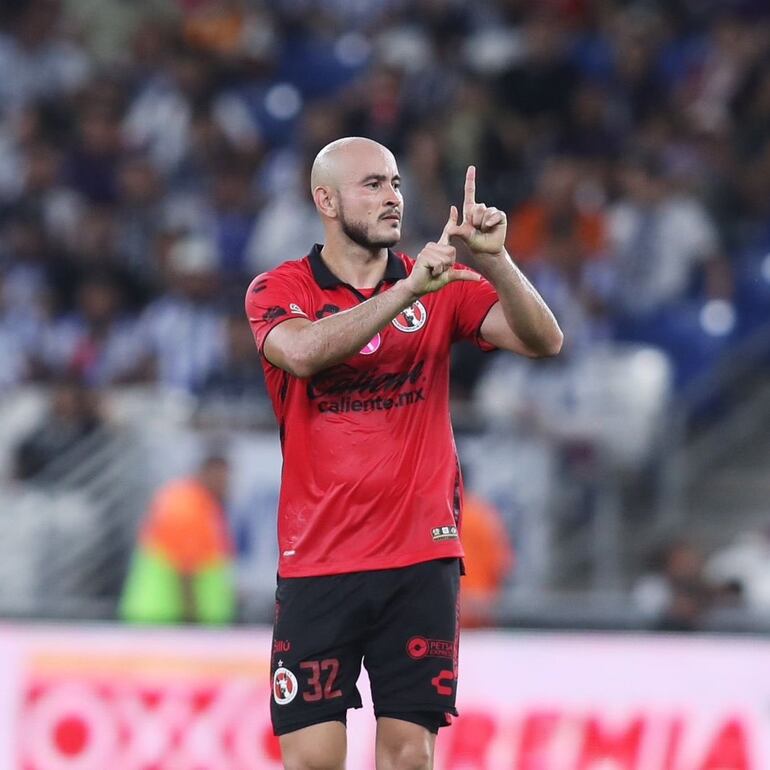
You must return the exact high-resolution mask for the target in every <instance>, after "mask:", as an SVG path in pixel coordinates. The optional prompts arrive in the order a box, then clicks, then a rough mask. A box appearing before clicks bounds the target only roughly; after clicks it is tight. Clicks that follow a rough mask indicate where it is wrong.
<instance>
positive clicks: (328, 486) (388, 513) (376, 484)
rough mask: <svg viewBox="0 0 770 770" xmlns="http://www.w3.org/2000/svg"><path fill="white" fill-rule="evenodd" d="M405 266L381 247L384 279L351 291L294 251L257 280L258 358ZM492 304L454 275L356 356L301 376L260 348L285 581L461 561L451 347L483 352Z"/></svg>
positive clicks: (253, 314)
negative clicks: (276, 465)
mask: <svg viewBox="0 0 770 770" xmlns="http://www.w3.org/2000/svg"><path fill="white" fill-rule="evenodd" d="M413 265H414V260H413V259H411V258H410V257H408V256H407V255H405V254H400V253H396V252H393V251H389V252H388V263H387V268H386V270H385V276H384V278H383V280H382V281H381V282H380V284H379V285H378V286H377V287H376V288H375V289H374V290H373V291H372V290H364V291H360V290H358V289H356V288H354V287H352V286H350V285H348V284H346V283H344V282H343V281H341V280H340V279H339V278H337V277H336V276H335V275H334V274H333V273H332V272H331V271H330V270H329V268H328V267H327V266H326V263H325V262H324V261H323V259H322V257H321V246H319V245H316V246H315V247H314V248H313V250H312V251H311V252H310V254H309V255H308V256H307V257H305V258H304V259H300V260H297V261H293V262H285V263H284V264H282V265H280V266H279V267H277V268H275V269H274V270H271V271H269V272H267V273H263V274H262V275H259V276H257V277H256V278H255V279H254V280H253V281H252V282H251V285H250V286H249V289H248V292H247V294H246V314H247V316H248V318H249V322H250V324H251V328H252V331H253V333H254V339H255V341H256V343H257V348H258V349H259V351H260V354H261V353H262V349H263V345H264V342H265V338H266V337H267V335H268V334H269V333H270V331H271V330H272V329H273V328H275V327H276V326H277V325H278V324H280V323H282V322H283V321H287V320H289V319H290V318H308V319H310V320H311V321H315V320H318V319H320V318H323V317H324V316H327V315H330V314H332V313H338V312H340V311H341V310H347V309H348V308H351V307H354V306H355V305H357V304H358V303H360V302H364V301H365V300H366V299H368V297H369V296H371V295H372V294H374V293H377V292H380V291H385V290H387V289H388V288H389V287H390V286H391V285H392V284H394V283H395V282H396V281H398V280H400V279H402V278H406V276H407V275H408V273H409V272H410V271H411V270H412V267H413ZM458 267H462V266H458ZM496 302H497V294H496V292H495V290H494V288H493V287H492V285H491V284H490V283H488V282H487V281H484V280H482V281H480V282H474V281H457V282H454V283H451V284H449V285H448V286H446V287H445V288H443V289H441V290H440V291H438V292H434V293H432V294H426V295H425V296H423V297H421V298H420V299H419V300H418V301H416V302H415V303H414V304H412V306H411V307H410V308H407V309H406V310H405V311H403V312H402V313H400V314H399V315H398V316H397V317H396V318H394V319H393V321H391V322H390V323H389V324H387V326H385V328H383V329H382V330H381V331H380V332H378V333H377V334H376V335H375V336H374V337H373V339H372V340H371V341H370V342H369V343H368V344H367V345H366V346H365V347H364V348H363V349H362V350H361V352H360V353H358V354H357V355H355V356H353V357H351V358H350V359H348V360H347V361H345V362H344V363H342V364H339V365H337V366H333V367H331V368H329V369H327V370H325V371H323V372H320V373H318V374H316V375H314V376H313V377H310V378H308V379H300V378H297V377H293V376H292V375H290V374H288V373H287V372H285V371H283V370H282V369H279V368H278V367H275V366H273V365H272V364H270V362H269V361H267V359H265V357H264V356H262V365H263V367H264V370H265V379H266V381H267V386H268V390H269V392H270V397H271V399H272V402H273V408H274V410H275V414H276V417H277V418H278V423H279V426H280V435H281V445H282V449H283V473H282V479H281V494H280V502H279V508H278V542H279V549H280V560H279V568H278V569H279V573H280V574H281V575H282V576H283V577H304V576H311V575H329V574H335V573H343V572H357V571H362V570H375V569H386V568H392V567H403V566H407V565H409V564H416V563H419V562H422V561H428V560H430V559H438V558H443V557H452V556H462V548H461V546H460V541H459V536H458V535H459V528H460V510H461V504H462V482H461V478H460V471H459V467H458V462H457V455H456V450H455V443H454V437H453V434H452V426H451V424H450V417H449V353H450V347H451V344H452V343H453V342H455V341H456V340H461V339H468V340H473V341H475V342H476V343H477V344H478V345H479V346H481V347H482V348H483V349H485V350H489V349H491V348H492V346H491V345H489V344H488V343H486V342H485V341H484V340H483V339H482V338H481V336H480V332H479V330H480V328H481V324H482V322H483V320H484V318H485V317H486V315H487V313H488V312H489V310H490V308H491V307H492V306H493V305H494V304H495V303H496Z"/></svg>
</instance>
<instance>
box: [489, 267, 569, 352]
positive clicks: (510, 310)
mask: <svg viewBox="0 0 770 770" xmlns="http://www.w3.org/2000/svg"><path fill="white" fill-rule="evenodd" d="M477 269H478V271H479V272H480V273H481V274H482V275H483V276H484V277H485V278H486V279H487V280H488V281H489V282H490V283H491V284H492V285H493V286H494V287H495V290H496V291H497V295H498V297H499V298H500V306H501V308H502V310H503V314H504V316H505V320H506V323H507V324H508V327H509V328H510V329H511V331H512V332H513V333H514V334H515V335H516V336H517V337H518V338H519V340H521V342H522V343H523V344H524V345H525V346H526V347H527V348H528V350H529V351H530V352H531V353H532V354H533V355H554V354H555V353H558V351H559V349H560V348H561V344H562V340H563V335H562V333H561V329H560V328H559V324H558V323H557V322H556V319H555V318H554V315H553V313H552V312H551V310H550V308H549V307H548V305H546V304H545V301H544V300H543V298H542V297H541V296H540V294H539V293H538V291H537V289H535V287H534V286H533V285H532V284H531V283H530V282H529V280H528V279H527V277H526V276H525V275H524V273H522V271H521V270H520V269H519V268H518V267H517V266H516V264H515V263H514V261H513V260H512V259H511V257H510V255H509V254H508V252H504V253H503V254H501V255H500V256H499V257H495V258H493V259H490V258H488V259H478V260H477Z"/></svg>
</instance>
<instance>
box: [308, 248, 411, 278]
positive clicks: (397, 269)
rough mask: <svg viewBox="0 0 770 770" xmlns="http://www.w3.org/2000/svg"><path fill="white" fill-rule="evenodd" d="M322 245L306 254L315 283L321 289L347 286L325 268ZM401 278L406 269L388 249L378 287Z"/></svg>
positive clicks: (403, 276)
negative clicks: (383, 271)
mask: <svg viewBox="0 0 770 770" xmlns="http://www.w3.org/2000/svg"><path fill="white" fill-rule="evenodd" d="M322 248H323V244H321V243H316V244H315V245H314V246H313V248H312V249H311V250H310V254H308V259H309V260H310V269H311V270H312V271H313V278H315V282H316V283H317V284H318V285H319V286H320V287H321V288H322V289H333V288H334V287H335V286H347V285H348V284H346V283H345V281H343V280H342V279H341V278H337V276H336V275H334V273H332V271H331V270H329V268H328V267H327V266H326V262H324V261H323V259H322V258H321V249H322ZM402 278H406V267H404V263H403V261H402V260H401V258H400V257H399V256H398V255H397V254H396V252H395V251H392V250H391V249H388V264H387V265H386V266H385V275H384V276H383V277H382V281H380V285H381V284H383V283H395V282H396V281H400V280H401V279H402Z"/></svg>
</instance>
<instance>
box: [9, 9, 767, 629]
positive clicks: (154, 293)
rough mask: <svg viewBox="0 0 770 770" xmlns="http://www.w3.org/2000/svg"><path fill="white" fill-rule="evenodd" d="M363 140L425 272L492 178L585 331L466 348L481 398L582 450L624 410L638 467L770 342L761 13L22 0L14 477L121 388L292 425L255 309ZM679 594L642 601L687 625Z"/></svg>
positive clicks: (12, 128)
mask: <svg viewBox="0 0 770 770" xmlns="http://www.w3.org/2000/svg"><path fill="white" fill-rule="evenodd" d="M350 134H354V135H364V136H369V137H372V138H374V139H376V140H378V141H380V142H382V143H383V144H385V145H387V146H388V147H390V148H391V149H392V150H393V151H394V153H395V154H396V156H397V158H398V162H399V168H400V172H401V175H402V178H403V191H404V197H405V219H404V230H403V240H402V243H401V246H400V248H402V249H403V250H404V251H407V252H408V253H411V254H412V255H416V253H417V252H418V251H419V250H420V248H421V247H422V246H423V245H424V243H425V242H426V241H429V240H434V239H435V238H436V237H437V235H438V234H440V232H441V229H442V227H443V224H444V222H445V219H446V215H447V211H448V208H449V205H450V203H455V204H456V203H457V202H458V201H459V198H460V196H461V193H462V181H463V176H464V173H465V169H466V167H467V165H469V164H475V165H476V166H477V167H478V197H479V199H480V200H484V201H486V202H487V203H488V204H489V205H495V206H497V207H499V208H501V209H504V210H505V211H506V212H507V213H508V221H509V227H508V244H507V245H508V249H509V251H510V253H511V254H512V255H513V256H514V258H515V259H516V260H517V262H518V263H519V264H520V266H521V267H522V269H524V270H525V271H526V272H527V274H528V275H529V276H530V277H531V278H532V280H533V281H534V282H535V284H536V285H537V287H538V289H539V290H540V291H541V293H542V294H543V295H544V297H545V299H546V301H547V302H548V303H549V305H550V306H551V307H552V308H553V310H554V312H555V313H556V315H557V317H558V318H559V320H560V323H561V325H562V327H563V328H564V329H565V333H566V344H565V349H564V352H563V354H562V355H561V356H560V357H559V358H558V359H556V360H555V361H553V362H549V363H547V364H541V365H540V368H538V369H537V370H533V369H530V368H528V363H527V362H524V361H515V360H512V359H511V358H510V357H497V358H496V357H495V356H494V354H492V355H486V354H480V353H479V352H478V351H476V350H475V349H470V348H463V347H460V348H458V350H457V351H456V357H455V360H454V364H453V387H454V393H455V399H456V402H457V403H458V404H459V405H460V406H462V405H463V404H465V405H473V404H474V403H475V404H477V405H480V407H481V411H482V412H486V413H488V414H489V415H491V416H492V417H494V418H497V417H500V416H503V413H506V414H508V415H510V414H511V413H513V412H515V411H516V410H517V409H519V408H520V407H522V402H526V403H525V404H524V408H526V410H528V412H529V414H530V417H531V416H532V414H533V412H534V413H535V421H536V422H539V423H540V424H541V427H542V426H543V425H545V427H546V428H547V432H549V433H551V434H552V435H557V436H560V437H562V438H563V437H565V436H570V437H571V438H573V439H574V438H575V434H581V435H582V433H581V432H585V431H588V432H590V431H592V430H596V429H597V428H596V426H597V425H598V424H599V422H600V418H601V419H604V418H605V417H606V416H607V414H609V413H612V412H613V408H614V407H617V409H615V414H616V417H617V421H616V422H614V423H607V425H605V428H604V429H606V431H607V432H608V433H609V434H612V436H613V437H619V438H620V439H623V440H624V441H625V444H624V445H623V447H619V446H615V445H611V448H612V450H613V453H615V454H622V453H623V452H626V453H627V454H628V456H629V457H635V458H637V459H638V457H639V456H640V453H642V454H643V450H644V447H643V448H642V449H641V450H640V449H638V448H635V447H634V446H633V442H634V441H636V442H637V443H639V442H641V443H644V442H645V441H646V439H645V438H644V437H645V436H646V435H647V433H649V432H650V430H651V429H650V428H649V426H650V425H651V424H653V423H654V420H655V418H656V415H657V416H659V411H660V402H661V400H662V399H664V397H665V394H666V393H667V392H668V391H667V388H668V384H667V383H669V381H670V387H671V388H673V389H677V388H679V389H680V390H681V389H683V388H686V386H687V385H688V384H689V383H690V382H692V381H693V380H696V379H697V378H698V376H699V375H701V374H703V373H704V372H708V371H709V369H710V368H711V367H713V366H714V364H715V362H717V361H718V360H719V358H720V356H721V355H722V354H723V353H724V351H726V350H728V349H730V348H731V346H733V344H734V343H735V342H736V341H738V340H740V339H743V338H746V337H748V336H750V335H751V334H752V332H753V331H755V330H756V329H757V328H759V327H760V326H762V324H763V323H765V322H767V321H770V5H768V4H767V2H766V0H722V1H717V0H658V2H655V0H477V2H474V3H473V4H469V3H466V2H463V0H410V2H406V0H355V2H348V1H347V0H345V1H343V0H277V1H276V2H272V3H269V4H268V3H266V2H262V1H261V0H173V1H172V2H169V1H167V0H132V2H130V3H129V2H124V0H5V1H4V2H3V3H2V4H0V353H1V354H2V358H3V366H2V367H0V393H2V392H4V391H5V392H7V391H10V390H12V389H14V388H16V387H17V386H19V385H21V384H25V383H43V384H55V385H56V388H55V389H54V390H53V393H54V399H53V403H52V408H51V412H50V414H49V415H48V416H47V417H46V418H45V419H44V420H43V421H42V423H41V424H40V426H39V427H38V428H37V429H36V430H35V431H34V432H33V433H32V434H30V435H29V436H27V437H26V438H25V440H24V441H23V442H22V443H21V444H20V445H19V446H18V447H17V451H16V455H15V463H16V467H15V475H16V477H17V478H30V477H34V476H35V475H36V474H38V473H40V471H41V469H43V468H44V467H45V466H46V464H47V463H50V462H51V461H52V460H53V459H55V458H56V457H57V456H59V455H60V454H61V453H62V452H64V451H66V448H67V446H69V445H70V444H71V443H73V442H75V441H76V440H78V438H80V437H82V436H84V435H88V434H89V433H92V432H93V431H94V430H95V429H96V427H99V426H101V421H102V415H101V412H100V410H99V409H98V407H97V406H96V405H97V404H98V403H99V397H100V393H101V392H104V391H107V392H109V389H111V388H112V387H113V386H119V385H131V384H153V385H157V386H159V387H160V388H162V389H165V390H167V391H169V392H174V393H179V394H183V395H185V396H186V397H189V398H190V399H192V400H193V401H194V402H195V403H196V404H197V424H198V425H205V426H214V427H217V428H221V427H225V428H226V427H228V426H229V427H232V426H237V427H239V428H243V427H260V426H263V425H270V424H272V422H271V415H270V408H269V404H268V403H267V396H266V392H265V388H264V383H263V379H262V373H261V367H260V364H259V361H258V358H257V355H256V352H255V349H254V344H253V341H252V339H251V333H250V331H249V328H248V325H247V324H246V323H245V319H244V316H243V295H244V291H245V288H246V286H247V285H248V284H249V282H250V280H251V278H252V277H253V276H254V275H255V274H257V273H260V272H262V271H265V270H269V269H271V268H272V267H274V266H275V265H277V264H279V263H281V262H283V261H284V260H287V259H298V258H301V257H302V256H303V255H305V254H306V253H307V252H308V250H309V248H310V247H311V246H312V244H313V243H314V242H316V241H318V240H320V239H321V237H322V230H321V227H320V223H319V221H318V219H317V216H316V212H315V210H314V207H313V204H312V200H311V198H310V196H309V169H310V165H311V163H312V160H313V158H314V156H315V154H316V153H317V151H318V150H319V149H320V148H321V147H322V146H324V145H325V144H326V143H327V142H329V141H331V140H333V139H336V138H338V137H340V136H343V135H350ZM624 346H626V347H624ZM633 346H637V347H633ZM629 350H630V351H632V352H631V353H629ZM638 350H643V351H644V355H643V356H639V355H636V354H634V353H633V351H637V352H638ZM586 382H591V383H593V384H594V385H595V384H596V383H600V384H601V387H594V385H592V388H593V389H592V390H591V393H590V394H589V395H586V393H585V390H586V389H585V388H584V387H583V385H584V384H585V383H586ZM613 383H622V386H623V388H625V391H624V393H623V395H622V397H621V396H618V393H620V392H621V388H620V387H615V385H614V384H613ZM629 385H630V386H631V387H632V391H629ZM83 387H85V390H82V388H83ZM581 388H582V390H581ZM613 388H614V390H612V389H613ZM79 389H81V390H79ZM589 390H590V389H589ZM581 399H582V401H581ZM591 399H593V400H592V401H591ZM613 399H614V400H613ZM624 399H625V400H624ZM589 401H591V404H589V406H588V407H586V410H587V411H586V412H585V413H584V414H583V415H582V418H581V419H582V422H581V421H580V420H579V421H578V422H577V423H570V422H569V419H568V416H567V412H568V411H569V410H573V411H574V405H575V403H578V402H580V403H583V402H585V403H587V402H589ZM620 402H623V403H622V404H621V403H620ZM537 403H540V404H541V409H540V413H539V414H538V413H537V406H536V404H537ZM621 406H622V407H623V408H622V409H621V408H620V407H621ZM626 407H628V408H626ZM73 415H75V417H74V418H73ZM634 415H636V417H634ZM640 415H641V416H640ZM634 420H636V422H634ZM549 421H550V422H549ZM618 421H619V422H618ZM62 426H63V427H62ZM623 426H625V427H623ZM640 437H641V438H640ZM650 441H651V439H650ZM629 442H631V444H629ZM648 444H649V442H648ZM647 449H649V446H647ZM671 559H672V561H673V562H675V561H676V554H674V556H672V557H671ZM682 561H687V559H686V558H684V557H683V558H682ZM691 561H693V560H691ZM504 562H506V560H505V559H504V558H502V557H501V561H500V563H501V564H502V563H504ZM506 563H507V562H506ZM672 569H674V568H672ZM714 569H717V568H716V567H715V568H714ZM664 571H665V570H664ZM688 580H689V578H688ZM674 582H675V583H676V585H677V586H679V587H681V586H682V585H685V583H686V586H685V588H682V589H681V591H680V590H679V588H676V590H674V591H673V592H672V593H670V595H669V594H667V595H666V597H663V598H661V597H662V593H661V591H660V590H659V588H660V587H658V589H655V590H657V594H656V593H655V590H652V589H650V588H649V586H647V587H646V588H645V587H644V586H642V587H641V588H640V592H639V597H641V598H640V599H639V601H640V602H641V603H642V605H644V604H645V602H647V603H648V604H649V603H650V602H652V603H656V602H657V604H656V607H658V610H660V611H662V610H661V608H662V607H664V606H669V605H668V604H667V602H670V603H671V605H672V606H673V605H675V604H677V602H678V603H679V604H677V606H680V605H681V606H682V607H684V610H683V612H684V614H685V615H687V612H688V611H689V610H688V609H687V606H689V605H687V601H689V600H692V602H695V603H696V604H697V603H698V602H700V601H701V599H702V598H703V596H705V593H707V592H704V591H702V590H701V589H700V588H699V587H696V588H692V591H690V588H691V587H692V586H691V583H692V582H693V581H690V582H687V580H685V581H678V582H677V581H676V580H675V581H674ZM720 585H721V584H720ZM720 590H721V589H720ZM688 591H689V593H688ZM728 593H729V592H728ZM696 595H697V596H696ZM694 596H695V597H696V598H695V599H693V597H694ZM650 597H652V598H650ZM672 597H673V598H672ZM696 600H697V601H696ZM645 606H646V605H645ZM698 606H700V605H698ZM672 622H674V623H676V622H679V621H672ZM682 622H683V623H685V624H686V622H687V621H682Z"/></svg>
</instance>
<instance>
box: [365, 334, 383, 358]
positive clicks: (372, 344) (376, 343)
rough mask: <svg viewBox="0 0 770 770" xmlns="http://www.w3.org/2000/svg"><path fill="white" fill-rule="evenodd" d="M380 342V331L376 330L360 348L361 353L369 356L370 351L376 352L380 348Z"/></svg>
mask: <svg viewBox="0 0 770 770" xmlns="http://www.w3.org/2000/svg"><path fill="white" fill-rule="evenodd" d="M381 342H382V338H381V337H380V333H379V332H377V334H375V335H374V337H372V338H371V339H370V340H369V342H368V343H367V344H366V345H365V346H364V347H363V348H361V355H362V356H370V355H372V353H376V352H377V351H378V350H379V349H380V344H381Z"/></svg>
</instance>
